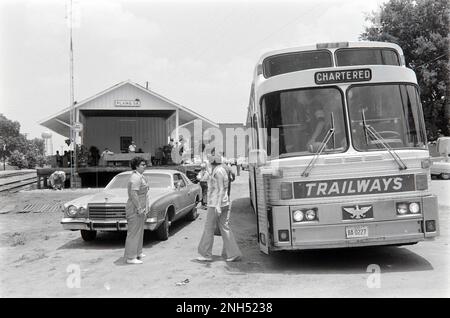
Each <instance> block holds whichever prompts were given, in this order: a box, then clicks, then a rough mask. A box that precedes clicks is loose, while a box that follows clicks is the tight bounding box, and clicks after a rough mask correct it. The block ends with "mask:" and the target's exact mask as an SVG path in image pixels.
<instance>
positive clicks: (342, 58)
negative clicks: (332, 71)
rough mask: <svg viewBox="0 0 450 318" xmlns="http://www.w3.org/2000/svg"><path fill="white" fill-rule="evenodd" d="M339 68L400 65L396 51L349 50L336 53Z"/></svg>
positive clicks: (378, 49) (379, 49)
mask: <svg viewBox="0 0 450 318" xmlns="http://www.w3.org/2000/svg"><path fill="white" fill-rule="evenodd" d="M335 55H336V64H337V66H351V65H397V66H399V65H400V61H399V57H398V55H397V53H396V51H395V50H393V49H389V48H348V49H339V50H337V51H336V53H335Z"/></svg>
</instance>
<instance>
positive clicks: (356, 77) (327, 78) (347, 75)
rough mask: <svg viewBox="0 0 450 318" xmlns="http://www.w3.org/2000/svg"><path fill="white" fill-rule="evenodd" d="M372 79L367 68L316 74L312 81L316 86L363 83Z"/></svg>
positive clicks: (370, 72)
mask: <svg viewBox="0 0 450 318" xmlns="http://www.w3.org/2000/svg"><path fill="white" fill-rule="evenodd" d="M371 79H372V70H370V69H368V68H363V69H357V70H346V71H324V72H316V73H315V74H314V80H315V81H316V84H317V85H320V84H335V83H347V82H364V81H370V80H371Z"/></svg>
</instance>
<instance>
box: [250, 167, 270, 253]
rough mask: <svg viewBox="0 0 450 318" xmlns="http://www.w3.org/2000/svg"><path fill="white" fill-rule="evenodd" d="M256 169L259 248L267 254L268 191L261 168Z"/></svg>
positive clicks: (268, 240)
mask: <svg viewBox="0 0 450 318" xmlns="http://www.w3.org/2000/svg"><path fill="white" fill-rule="evenodd" d="M254 171H255V179H254V180H255V189H254V190H255V201H254V202H255V212H256V218H257V231H258V243H259V249H260V250H261V251H262V252H264V253H265V254H269V244H270V238H269V218H268V213H267V211H268V206H267V201H266V199H267V196H266V194H267V192H266V184H265V178H264V175H263V174H261V172H260V169H258V168H256V169H254Z"/></svg>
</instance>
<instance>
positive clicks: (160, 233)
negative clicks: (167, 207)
mask: <svg viewBox="0 0 450 318" xmlns="http://www.w3.org/2000/svg"><path fill="white" fill-rule="evenodd" d="M169 226H170V223H169V214H168V213H166V217H165V218H164V221H163V222H162V223H161V224H160V225H159V227H158V228H157V229H156V238H157V239H158V240H160V241H165V240H167V239H168V238H169Z"/></svg>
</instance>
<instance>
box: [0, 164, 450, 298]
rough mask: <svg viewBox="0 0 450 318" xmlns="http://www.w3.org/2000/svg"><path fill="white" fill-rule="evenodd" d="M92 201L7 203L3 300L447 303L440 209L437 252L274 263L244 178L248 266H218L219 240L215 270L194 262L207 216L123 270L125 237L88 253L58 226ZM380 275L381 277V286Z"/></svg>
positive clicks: (26, 196) (237, 191)
mask: <svg viewBox="0 0 450 318" xmlns="http://www.w3.org/2000/svg"><path fill="white" fill-rule="evenodd" d="M433 182H436V181H433ZM438 182H439V181H438ZM445 182H447V181H445ZM448 182H450V181H448ZM445 186H448V183H446V184H445ZM440 188H441V187H440ZM95 191H98V190H95V189H92V190H91V189H82V190H77V191H72V190H64V191H59V192H55V191H51V190H34V191H24V192H20V193H16V194H13V195H9V196H6V197H2V198H1V202H0V229H1V236H0V255H1V260H0V272H1V280H0V296H1V297H73V296H75V297H88V296H89V297H122V296H123V297H175V298H177V297H220V298H222V297H224V298H228V297H350V296H353V297H410V296H411V297H434V296H441V297H442V296H444V297H445V296H446V297H448V296H450V292H449V290H450V287H449V286H450V279H449V277H450V273H449V268H450V266H449V265H450V262H449V258H450V248H449V245H448V243H449V235H448V223H449V214H450V209H449V208H444V207H441V209H440V224H441V236H440V237H438V238H437V239H436V240H435V241H432V242H421V243H419V244H417V245H413V246H408V247H376V248H361V249H336V250H325V251H307V252H283V253H277V254H274V255H270V256H267V255H264V254H262V253H260V252H259V249H258V246H257V241H256V224H255V216H254V214H253V213H252V211H251V209H250V206H249V199H248V184H247V173H245V172H244V173H243V174H242V175H241V177H238V178H237V181H236V182H235V183H234V184H233V189H232V199H233V210H232V216H231V224H232V229H233V230H234V232H235V235H236V237H237V240H238V244H239V247H240V248H241V250H242V252H243V255H244V257H243V260H242V261H241V262H236V263H227V262H225V261H224V260H223V259H222V258H221V257H220V253H221V248H222V242H221V239H220V238H216V243H215V246H214V250H213V254H214V255H215V257H214V261H213V262H212V263H208V264H200V263H198V262H196V261H195V257H197V253H196V250H197V244H198V242H199V240H200V236H201V234H202V230H203V224H204V221H205V213H206V211H203V210H200V217H199V218H198V219H197V220H195V221H193V222H191V223H189V222H185V221H181V222H178V223H175V224H173V226H172V228H171V235H170V238H169V240H167V241H164V242H160V241H157V240H156V239H154V238H153V236H152V235H146V237H145V242H144V253H145V254H146V255H147V257H146V258H145V263H144V264H143V265H124V264H123V259H122V256H123V248H124V240H125V236H124V235H123V234H117V233H101V234H100V235H99V236H98V239H97V240H96V241H94V242H91V243H86V242H84V241H83V240H82V239H81V237H80V234H79V232H71V231H64V230H63V229H62V227H61V225H60V223H59V222H60V219H61V216H62V213H61V212H60V211H59V209H58V206H59V205H60V204H61V203H62V202H65V201H68V200H70V199H73V198H75V197H78V196H81V195H83V194H88V193H92V192H95ZM19 212H22V213H19ZM149 234H150V233H149ZM371 264H374V265H372V267H370V268H369V272H368V266H369V265H371ZM373 266H375V267H376V266H379V268H380V270H381V276H380V280H379V284H375V285H374V284H373V281H372V278H373V276H371V275H372V272H371V269H372V268H374V267H373ZM77 273H79V274H80V275H79V277H80V279H79V280H78V279H77V277H78V276H77ZM371 282H372V283H371ZM78 287H79V288H78ZM370 287H374V288H370ZM377 287H380V288H377Z"/></svg>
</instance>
